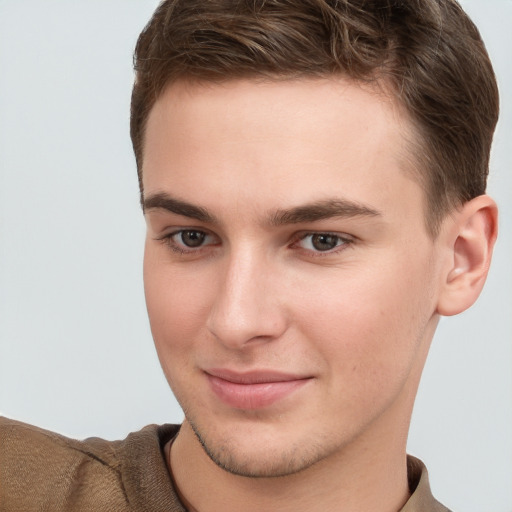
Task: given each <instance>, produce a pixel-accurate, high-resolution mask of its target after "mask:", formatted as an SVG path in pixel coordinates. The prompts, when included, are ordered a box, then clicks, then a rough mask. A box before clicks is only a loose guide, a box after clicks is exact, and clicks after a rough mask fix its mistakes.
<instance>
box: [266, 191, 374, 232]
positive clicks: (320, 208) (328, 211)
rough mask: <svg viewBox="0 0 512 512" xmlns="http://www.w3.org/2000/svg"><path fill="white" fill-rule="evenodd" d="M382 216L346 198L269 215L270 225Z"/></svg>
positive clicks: (315, 203) (372, 209)
mask: <svg viewBox="0 0 512 512" xmlns="http://www.w3.org/2000/svg"><path fill="white" fill-rule="evenodd" d="M336 217H337V218H351V217H382V213H381V212H379V211H378V210H375V209H374V208H371V207H369V206H366V205H364V204H360V203H356V202H353V201H349V200H347V199H339V198H335V199H326V200H322V201H315V202H314V203H310V204H305V205H301V206H297V207H295V208H290V209H286V210H276V211H275V212H273V213H272V214H271V215H270V217H269V224H270V225H271V226H282V225H285V224H299V223H303V222H304V223H306V222H315V221H318V220H324V219H330V218H336Z"/></svg>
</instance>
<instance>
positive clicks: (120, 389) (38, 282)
mask: <svg viewBox="0 0 512 512" xmlns="http://www.w3.org/2000/svg"><path fill="white" fill-rule="evenodd" d="M156 4H157V1H156V0H87V1H85V0H82V1H73V2H70V1H66V0H53V1H51V0H47V1H45V2H42V1H41V0H0V412H1V413H3V414H4V415H7V416H10V417H14V418H17V419H20V420H24V421H27V422H30V423H35V424H37V425H40V426H42V427H45V428H48V429H52V430H56V431H59V432H62V433H65V434H67V435H71V436H75V437H86V436H91V435H99V436H103V437H106V438H120V437H124V436H125V435H126V434H127V433H128V432H129V431H131V430H135V429H139V428H140V427H142V426H143V425H145V424H147V423H153V422H155V423H160V422H179V421H180V420H181V418H182V413H181V411H180V409H179V407H178V406H177V405H176V403H175V401H174V398H173V397H172V394H171V392H170V391H169V389H168V387H167V384H166V382H165V380H164V378H163V376H162V373H161V370H160V367H159V364H158V361H157V358H156V355H155V353H154V351H153V348H152V341H151V335H150V332H149V327H148V322H147V319H146V312H145V306H144V299H143V289H142V277H141V261H142V243H143V236H144V223H143V219H142V215H141V213H140V210H139V207H138V191H137V180H136V173H135V165H134V160H133V157H132V153H131V146H130V141H129V137H128V120H129V96H130V89H131V81H132V70H131V53H132V50H133V47H134V44H135V40H136V37H137V35H138V33H139V31H140V30H141V29H142V27H143V25H144V24H145V22H146V21H147V19H148V18H149V16H150V13H151V12H152V11H153V9H154V8H155V7H156ZM464 6H465V7H466V8H467V9H468V11H469V12H470V14H471V15H472V16H473V18H474V20H475V21H476V22H477V25H478V26H479V27H480V29H481V31H482V34H483V36H484V39H485V40H486V41H487V45H488V49H489V52H490V54H491V56H492V58H493V60H494V63H495V67H496V72H497V75H498V79H499V83H500V88H501V94H502V117H501V121H500V125H499V128H498V132H497V135H496V139H495V141H496V142H495V146H494V150H493V160H492V177H491V179H490V186H489V191H490V193H491V194H492V195H493V196H494V197H495V198H496V200H497V201H498V203H499V206H500V208H501V233H500V238H499V242H498V245H497V248H496V253H495V259H494V264H493V268H492V270H491V274H490V277H489V281H488V283H487V286H486V289H485V290H484V293H483V295H482V297H481V299H480V301H479V302H478V304H477V305H476V306H474V307H473V308H472V309H471V310H470V311H468V312H466V313H464V314H463V315H460V317H457V318H449V319H443V321H442V322H441V325H440V328H439V330H438V334H437V336H436V339H435V340H434V344H433V348H432V352H431V355H430V358H429V361H428V364H427V367H426V369H425V375H424V379H423V383H422V386H421V388H420V392H419V396H418V400H417V405H416V410H415V413H414V417H413V422H412V429H411V435H410V441H409V450H410V452H411V453H413V454H415V455H418V456H419V457H421V458H422V459H423V460H424V461H425V462H426V463H427V466H428V467H429V470H430V474H431V482H432V486H433V488H434V492H435V494H436V495H437V497H438V498H439V499H440V500H441V501H443V502H444V503H446V504H447V505H448V506H450V507H451V508H453V509H454V510H455V511H465V512H486V511H489V512H491V511H492V512H511V511H512V320H511V318H512V178H511V176H512V148H511V146H512V57H511V55H512V1H511V0H491V1H490V0H472V1H470V0H466V1H465V2H464Z"/></svg>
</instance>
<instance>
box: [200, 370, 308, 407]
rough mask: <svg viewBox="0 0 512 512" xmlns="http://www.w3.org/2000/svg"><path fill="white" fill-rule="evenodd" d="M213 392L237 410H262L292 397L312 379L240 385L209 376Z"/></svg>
mask: <svg viewBox="0 0 512 512" xmlns="http://www.w3.org/2000/svg"><path fill="white" fill-rule="evenodd" d="M207 377H208V381H209V383H210V387H211V389H212V391H213V392H214V393H215V394H216V395H217V397H218V398H220V399H221V400H222V402H224V403H225V404H226V405H229V406H230V407H234V408H236V409H261V408H263V407H268V406H270V405H272V404H274V403H275V402H277V401H279V400H282V399H283V398H285V397H287V396H289V395H291V394H292V393H293V392H294V391H296V390H298V389H299V388H301V387H302V386H304V385H305V384H307V383H308V382H309V381H310V380H311V379H297V380H286V381H282V382H262V383H257V384H238V383H236V382H230V381H228V380H224V379H221V378H219V377H214V376H213V375H207Z"/></svg>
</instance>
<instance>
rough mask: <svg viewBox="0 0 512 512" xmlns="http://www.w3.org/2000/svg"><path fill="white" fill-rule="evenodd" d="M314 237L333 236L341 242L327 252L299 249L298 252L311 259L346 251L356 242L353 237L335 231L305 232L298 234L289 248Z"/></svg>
mask: <svg viewBox="0 0 512 512" xmlns="http://www.w3.org/2000/svg"><path fill="white" fill-rule="evenodd" d="M315 235H327V236H333V237H336V238H338V239H339V240H340V241H341V243H340V244H339V245H336V246H335V247H333V248H332V249H330V250H327V251H319V250H314V249H305V248H301V247H299V250H302V251H304V252H306V253H308V254H309V255H311V256H313V257H322V256H330V255H333V254H337V253H339V252H341V251H344V250H346V249H347V248H348V247H349V246H350V245H352V244H353V243H354V242H355V240H356V238H355V237H354V236H351V235H348V234H346V233H339V232H336V231H307V232H301V233H298V234H297V235H296V236H295V238H294V240H293V241H292V243H291V244H290V247H295V246H298V245H299V242H301V241H303V240H304V239H306V238H308V237H311V236H315Z"/></svg>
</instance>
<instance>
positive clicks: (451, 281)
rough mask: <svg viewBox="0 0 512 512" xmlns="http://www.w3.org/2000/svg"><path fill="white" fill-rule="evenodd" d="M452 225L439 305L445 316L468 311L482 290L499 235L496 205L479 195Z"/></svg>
mask: <svg viewBox="0 0 512 512" xmlns="http://www.w3.org/2000/svg"><path fill="white" fill-rule="evenodd" d="M449 222H450V223H451V229H450V230H449V234H448V253H447V254H448V255H447V265H446V267H445V269H446V270H445V272H444V274H443V277H442V279H443V282H442V284H441V290H440V294H439V300H438V305H437V312H438V313H439V314H440V315H444V316H451V315H456V314H458V313H461V312H462V311H464V310H466V309H467V308H469V307H470V306H471V305H472V304H473V303H474V302H475V301H476V299H477V298H478V296H479V295H480V292H481V291H482V287H483V285H484V283H485V279H486V277H487V273H488V271H489V266H490V263H491V256H492V250H493V247H494V243H495V241H496V236H497V228H498V212H497V207H496V203H495V202H494V200H493V199H491V198H490V197H489V196H487V195H482V196H478V197H476V198H474V199H472V200H471V201H468V202H467V203H466V204H465V205H464V206H463V208H462V209H461V210H459V211H457V212H456V213H455V214H454V215H452V216H451V217H450V219H449Z"/></svg>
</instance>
